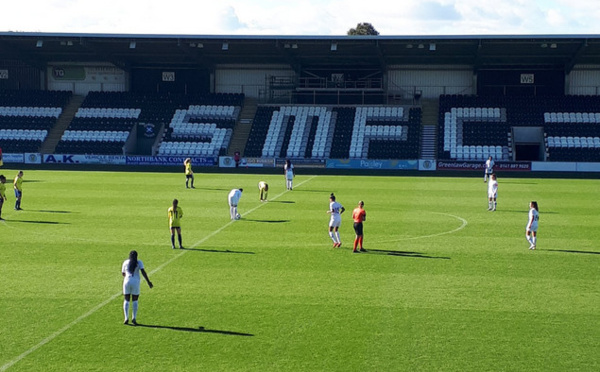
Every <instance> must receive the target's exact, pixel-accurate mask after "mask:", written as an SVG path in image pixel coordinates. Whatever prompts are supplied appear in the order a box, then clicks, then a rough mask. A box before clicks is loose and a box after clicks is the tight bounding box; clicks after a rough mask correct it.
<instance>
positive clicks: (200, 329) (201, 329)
mask: <svg viewBox="0 0 600 372" xmlns="http://www.w3.org/2000/svg"><path fill="white" fill-rule="evenodd" d="M135 327H143V328H155V329H170V330H172V331H181V332H197V333H218V334H221V335H230V336H246V337H253V336H254V335H253V334H251V333H243V332H234V331H223V330H219V329H208V328H204V327H202V326H199V327H198V328H193V327H175V326H163V325H157V324H140V323H138V324H137V325H136V326H135Z"/></svg>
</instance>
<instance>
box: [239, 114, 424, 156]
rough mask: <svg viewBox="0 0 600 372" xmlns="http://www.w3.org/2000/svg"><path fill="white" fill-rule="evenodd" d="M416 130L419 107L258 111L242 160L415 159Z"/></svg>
mask: <svg viewBox="0 0 600 372" xmlns="http://www.w3.org/2000/svg"><path fill="white" fill-rule="evenodd" d="M420 126H421V109H420V108H411V109H410V110H406V109H405V108H404V107H391V106H389V107H385V106H358V107H328V106H261V107H259V108H258V110H257V112H256V116H255V118H254V124H253V126H252V129H251V131H250V137H249V139H248V142H247V145H246V149H245V155H246V156H253V157H279V158H312V159H325V158H335V159H347V158H359V159H360V158H367V157H368V158H370V159H415V158H417V156H418V139H419V135H420Z"/></svg>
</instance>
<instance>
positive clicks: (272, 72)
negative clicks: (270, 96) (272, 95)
mask: <svg viewBox="0 0 600 372" xmlns="http://www.w3.org/2000/svg"><path fill="white" fill-rule="evenodd" d="M271 76H277V77H291V78H294V77H295V76H296V73H295V72H294V70H292V69H291V68H290V67H289V66H284V65H259V66H256V65H252V66H250V65H248V66H243V65H220V66H217V68H216V70H215V93H244V94H245V95H246V97H250V98H260V97H261V95H263V94H264V93H265V92H266V90H267V81H268V78H269V77H271Z"/></svg>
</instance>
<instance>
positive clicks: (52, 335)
mask: <svg viewBox="0 0 600 372" xmlns="http://www.w3.org/2000/svg"><path fill="white" fill-rule="evenodd" d="M315 177H317V176H312V177H310V178H309V179H307V180H304V181H302V182H300V183H299V184H298V185H297V186H296V187H299V186H302V185H303V184H305V183H307V182H309V181H311V180H313V179H314V178H315ZM288 191H289V190H286V191H284V192H282V193H280V194H278V195H276V196H275V197H274V198H273V199H272V200H276V199H277V198H279V197H281V196H282V195H284V194H286V193H287V192H288ZM263 205H265V204H259V205H257V206H256V207H254V208H252V209H250V210H248V212H246V214H250V213H252V212H254V211H255V210H257V209H258V208H260V207H262V206H263ZM234 222H235V221H229V222H228V223H226V224H225V225H223V226H221V227H220V228H218V229H217V230H215V231H213V232H212V233H210V234H209V235H207V236H205V237H204V238H202V239H200V240H198V241H197V242H196V243H194V244H193V245H192V248H196V247H198V246H199V245H201V244H202V243H204V242H205V241H207V240H208V239H210V238H212V237H213V236H215V235H217V234H219V233H220V232H221V231H223V230H225V229H226V228H227V227H229V225H231V224H232V223H234ZM187 252H188V251H183V252H181V253H180V254H178V255H177V256H175V257H173V258H171V259H170V260H168V261H166V262H164V263H163V264H161V265H160V266H158V267H157V268H156V269H154V270H152V271H151V272H150V274H154V273H156V272H158V271H160V270H162V269H163V268H164V267H166V266H167V265H169V264H170V263H172V262H173V261H175V260H177V259H178V258H179V257H181V256H183V255H184V254H185V253H187ZM120 295H121V292H117V293H115V294H113V295H112V296H110V297H109V298H108V299H106V300H104V301H102V302H101V303H100V304H98V305H96V306H95V307H93V308H92V309H90V310H89V311H88V312H87V313H85V314H83V315H81V316H80V317H78V318H77V319H75V320H73V321H72V322H71V323H69V324H67V325H65V326H64V327H62V328H61V329H59V330H58V331H56V332H54V333H53V334H51V335H50V336H48V337H46V338H45V339H43V340H42V341H40V342H39V343H38V344H37V345H35V346H33V347H32V348H30V349H29V350H27V351H25V352H23V353H22V354H21V355H19V356H17V357H16V358H14V359H13V360H11V361H9V362H8V363H6V364H4V365H3V366H2V367H0V372H3V371H6V370H7V369H9V368H10V367H12V366H13V365H15V364H16V363H18V362H20V361H21V360H23V359H25V358H26V357H27V356H28V355H29V354H31V353H33V352H34V351H36V350H38V349H39V348H41V347H42V346H44V345H46V344H47V343H49V342H50V341H52V340H54V339H55V338H56V337H58V336H60V335H61V334H63V333H64V332H66V331H68V330H69V329H70V328H71V327H73V326H75V325H77V324H78V323H79V322H81V321H82V320H84V319H86V318H87V317H89V316H91V315H93V314H94V313H95V312H96V311H98V310H100V309H102V308H103V307H104V306H106V305H107V304H109V303H110V302H111V301H113V300H114V299H115V298H117V297H119V296H120Z"/></svg>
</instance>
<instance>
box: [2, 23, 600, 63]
mask: <svg viewBox="0 0 600 372" xmlns="http://www.w3.org/2000/svg"><path fill="white" fill-rule="evenodd" d="M0 59H2V60H11V59H15V60H20V61H26V62H27V63H30V64H32V65H35V66H39V67H40V68H42V67H43V66H45V65H46V64H47V63H48V62H112V63H114V64H115V65H117V66H119V67H121V68H124V69H131V68H154V67H156V68H163V67H170V68H207V69H212V68H214V67H215V66H216V65H218V64H265V63H269V64H286V65H291V66H294V67H295V68H300V67H318V66H337V67H344V66H347V67H361V66H369V67H373V66H381V67H384V66H389V65H463V64H466V65H473V66H475V69H480V68H494V67H499V66H520V67H523V66H531V67H535V68H551V69H563V68H564V69H565V70H566V71H570V70H571V69H572V68H573V66H575V65H577V64H584V65H589V64H596V65H597V64H600V35H492V36H381V35H379V36H239V35H238V36H234V35H134V34H131V35H127V34H125V35H123V34H119V35H118V34H66V33H21V32H4V33H0Z"/></svg>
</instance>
